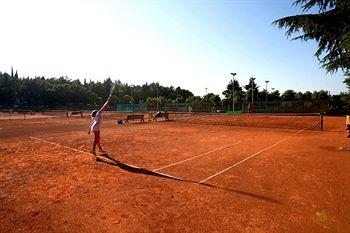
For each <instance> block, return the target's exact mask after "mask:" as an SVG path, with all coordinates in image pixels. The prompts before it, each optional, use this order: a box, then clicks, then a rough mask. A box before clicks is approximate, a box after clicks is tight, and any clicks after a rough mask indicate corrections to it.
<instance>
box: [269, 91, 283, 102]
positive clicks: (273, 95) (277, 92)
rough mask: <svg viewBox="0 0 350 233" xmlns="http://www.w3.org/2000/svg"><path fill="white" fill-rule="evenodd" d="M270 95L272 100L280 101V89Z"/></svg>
mask: <svg viewBox="0 0 350 233" xmlns="http://www.w3.org/2000/svg"><path fill="white" fill-rule="evenodd" d="M269 96H270V100H271V101H279V100H280V98H281V94H280V92H279V91H278V90H275V91H273V92H271V93H270V95H269Z"/></svg>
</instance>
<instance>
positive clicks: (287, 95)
mask: <svg viewBox="0 0 350 233" xmlns="http://www.w3.org/2000/svg"><path fill="white" fill-rule="evenodd" d="M295 94H296V93H295V91H293V90H286V91H285V92H284V93H283V94H282V100H283V101H293V100H295Z"/></svg>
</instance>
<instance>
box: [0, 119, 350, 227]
mask: <svg viewBox="0 0 350 233" xmlns="http://www.w3.org/2000/svg"><path fill="white" fill-rule="evenodd" d="M116 120H118V117H115V118H114V117H107V119H104V121H103V125H102V132H101V135H102V144H103V145H104V147H105V149H106V150H107V151H108V152H109V155H110V156H111V157H113V158H115V159H118V160H120V161H123V162H125V163H127V164H132V165H135V166H139V167H142V168H147V169H149V170H153V171H157V172H162V173H165V174H169V175H171V176H175V177H179V178H181V179H185V181H179V180H175V179H171V178H167V177H162V176H157V175H156V174H155V173H152V172H149V173H147V172H142V171H145V170H138V169H130V168H128V167H125V166H115V165H113V164H107V163H104V162H96V161H95V160H94V158H93V156H91V155H88V154H87V153H86V152H88V151H89V150H90V147H91V141H92V135H88V134H87V130H88V127H89V123H90V119H88V118H78V117H74V118H71V119H67V118H34V119H26V120H1V121H0V123H1V124H0V149H1V156H0V164H1V170H0V232H350V224H349V223H350V185H349V183H350V152H349V151H345V150H342V149H341V148H342V147H348V146H349V144H350V139H347V138H346V133H345V129H344V128H345V127H344V126H345V118H344V117H326V118H325V131H316V130H299V129H298V130H293V129H270V128H252V127H234V126H218V125H201V124H179V123H176V122H155V123H144V124H141V123H131V124H123V125H117V124H115V122H116ZM42 140H45V141H42ZM60 145H62V146H60ZM74 149H75V150H74ZM83 152H85V153H83Z"/></svg>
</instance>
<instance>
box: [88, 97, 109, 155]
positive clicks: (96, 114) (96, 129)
mask: <svg viewBox="0 0 350 233" xmlns="http://www.w3.org/2000/svg"><path fill="white" fill-rule="evenodd" d="M110 99H111V96H109V97H108V99H107V101H106V103H104V104H103V106H102V108H101V109H100V110H98V111H97V110H93V111H92V112H91V119H92V123H91V125H90V129H89V132H88V134H90V132H91V131H92V132H93V133H94V136H95V137H94V142H93V144H92V150H91V154H94V155H96V146H97V147H98V149H99V151H100V152H102V153H105V151H104V150H103V148H102V146H101V142H100V141H101V137H100V126H101V120H102V118H101V117H102V112H103V111H104V110H105V108H106V107H107V106H108V104H109V101H110Z"/></svg>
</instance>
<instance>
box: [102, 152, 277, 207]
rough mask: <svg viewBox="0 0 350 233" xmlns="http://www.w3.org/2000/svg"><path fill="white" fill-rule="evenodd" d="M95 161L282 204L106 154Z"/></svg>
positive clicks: (126, 169) (129, 170)
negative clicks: (130, 163)
mask: <svg viewBox="0 0 350 233" xmlns="http://www.w3.org/2000/svg"><path fill="white" fill-rule="evenodd" d="M96 161H97V162H102V163H105V164H108V165H111V166H116V167H119V168H121V169H123V170H125V171H127V172H131V173H138V174H144V175H150V176H156V177H160V178H164V179H170V180H176V181H181V182H187V183H194V184H198V185H203V186H206V187H210V188H215V189H220V190H224V191H227V192H234V193H238V194H241V195H245V196H249V197H253V198H258V199H260V200H263V201H268V202H272V203H275V204H282V203H281V202H280V201H278V200H275V199H273V198H271V197H266V196H262V195H258V194H254V193H250V192H246V191H241V190H237V189H230V188H224V187H220V186H216V185H212V184H206V183H199V182H197V181H193V180H188V179H182V178H178V177H175V176H171V175H168V174H163V173H161V172H155V171H152V170H148V169H145V168H140V167H136V166H133V165H129V164H125V163H123V162H121V161H119V160H116V159H114V158H112V157H110V156H109V155H107V154H105V155H103V156H98V157H97V158H96Z"/></svg>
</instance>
